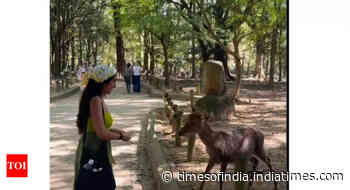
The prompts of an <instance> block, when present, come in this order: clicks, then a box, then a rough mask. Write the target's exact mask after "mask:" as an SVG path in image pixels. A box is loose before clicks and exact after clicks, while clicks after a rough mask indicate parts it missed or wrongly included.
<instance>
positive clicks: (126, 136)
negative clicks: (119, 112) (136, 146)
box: [111, 129, 131, 141]
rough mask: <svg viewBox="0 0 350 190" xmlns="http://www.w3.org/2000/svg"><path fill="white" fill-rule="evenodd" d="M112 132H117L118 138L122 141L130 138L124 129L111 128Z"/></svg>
mask: <svg viewBox="0 0 350 190" xmlns="http://www.w3.org/2000/svg"><path fill="white" fill-rule="evenodd" d="M111 131H112V132H114V133H118V134H119V135H120V139H121V140H123V141H129V140H130V139H131V137H130V135H129V134H128V133H126V132H125V131H122V130H119V129H111Z"/></svg>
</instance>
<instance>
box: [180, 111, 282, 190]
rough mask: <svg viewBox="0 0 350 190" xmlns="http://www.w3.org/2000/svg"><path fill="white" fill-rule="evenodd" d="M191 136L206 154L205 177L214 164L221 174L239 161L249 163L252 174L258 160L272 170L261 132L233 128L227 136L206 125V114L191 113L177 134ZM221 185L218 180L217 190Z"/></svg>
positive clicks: (275, 189) (250, 182)
mask: <svg viewBox="0 0 350 190" xmlns="http://www.w3.org/2000/svg"><path fill="white" fill-rule="evenodd" d="M195 134H198V136H199V138H200V139H201V141H202V142H203V144H204V145H205V146H206V149H207V153H208V154H209V161H208V165H207V167H206V169H205V174H207V173H208V172H210V170H211V169H212V168H213V167H214V166H215V164H221V172H223V173H225V172H226V168H227V165H228V164H229V163H233V164H238V162H239V161H241V160H246V161H251V162H252V164H253V171H255V170H256V167H257V165H258V163H259V159H260V160H261V161H262V162H263V163H265V164H266V165H267V166H268V167H269V169H270V171H274V170H273V169H272V165H271V163H270V158H269V157H268V156H266V154H265V151H264V135H263V133H262V132H261V131H258V130H255V129H252V128H244V129H234V130H233V131H232V134H231V135H230V134H227V133H225V132H222V131H214V130H213V129H211V127H210V126H209V124H208V116H207V115H202V114H200V113H191V114H190V115H189V117H188V120H187V122H186V123H185V125H184V127H183V128H181V130H180V132H179V135H180V136H189V135H195ZM236 166H237V165H236ZM204 182H205V180H204V181H202V183H201V186H200V190H202V189H203V187H204ZM252 183H253V181H252V180H250V181H249V184H248V189H250V187H251V186H252ZM222 186H223V184H222V179H220V190H222ZM274 190H278V188H277V183H276V181H274Z"/></svg>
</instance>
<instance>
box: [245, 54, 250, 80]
mask: <svg viewBox="0 0 350 190" xmlns="http://www.w3.org/2000/svg"><path fill="white" fill-rule="evenodd" d="M249 71H250V58H248V61H247V73H246V74H247V76H248V77H249Z"/></svg>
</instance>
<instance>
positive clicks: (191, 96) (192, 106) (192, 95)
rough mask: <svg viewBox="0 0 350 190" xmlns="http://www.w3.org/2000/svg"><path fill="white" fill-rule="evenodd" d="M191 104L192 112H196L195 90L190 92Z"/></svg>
mask: <svg viewBox="0 0 350 190" xmlns="http://www.w3.org/2000/svg"><path fill="white" fill-rule="evenodd" d="M190 103H191V111H192V112H194V111H195V109H194V92H193V90H191V91H190Z"/></svg>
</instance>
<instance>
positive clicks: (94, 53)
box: [93, 40, 98, 65]
mask: <svg viewBox="0 0 350 190" xmlns="http://www.w3.org/2000/svg"><path fill="white" fill-rule="evenodd" d="M94 44H95V45H94V48H93V55H94V63H95V65H97V53H98V52H97V51H98V44H97V41H96V40H95V43H94Z"/></svg>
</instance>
